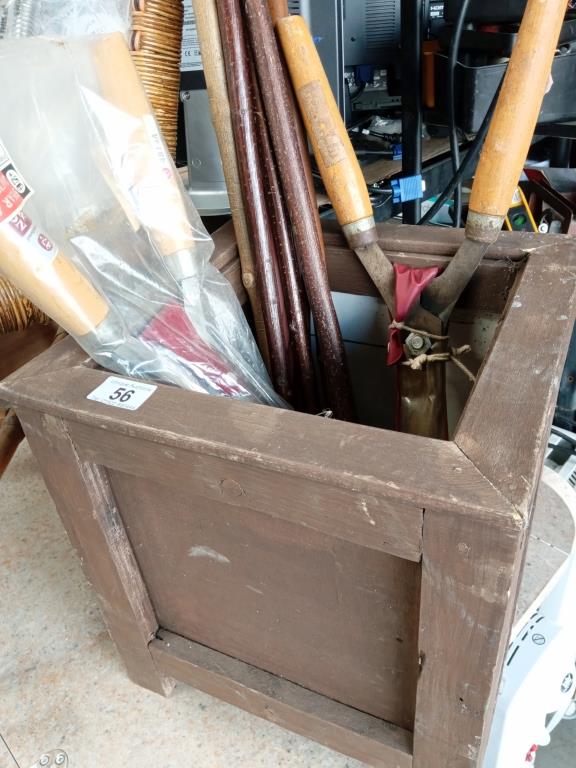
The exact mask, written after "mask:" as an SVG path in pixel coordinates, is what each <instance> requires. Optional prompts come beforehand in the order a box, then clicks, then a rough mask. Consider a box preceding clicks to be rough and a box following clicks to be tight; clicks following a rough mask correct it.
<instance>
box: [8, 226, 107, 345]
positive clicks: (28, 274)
mask: <svg viewBox="0 0 576 768" xmlns="http://www.w3.org/2000/svg"><path fill="white" fill-rule="evenodd" d="M45 242H46V241H45ZM53 247H54V248H56V246H53ZM30 249H31V253H29V255H28V256H27V252H28V251H30ZM0 271H1V272H2V273H3V274H4V275H5V276H6V277H7V278H8V279H9V280H11V281H12V283H13V284H14V285H15V286H16V287H17V288H18V289H19V290H20V291H22V293H23V294H24V295H25V296H26V297H27V298H29V299H30V301H32V302H33V303H34V304H36V306H37V307H39V308H40V309H41V310H42V311H43V312H45V313H46V314H47V315H48V316H49V317H51V318H52V320H54V321H55V322H56V323H57V324H58V325H61V326H62V328H65V329H66V330H67V331H68V332H69V333H71V334H73V335H74V336H85V335H86V334H87V333H90V332H92V331H95V330H96V328H97V327H98V326H99V325H100V323H101V322H102V321H103V320H104V319H105V318H106V317H107V315H108V312H109V308H108V304H107V303H106V302H105V300H104V299H103V298H102V296H100V294H99V293H98V292H97V291H96V289H95V288H94V287H93V286H92V284H91V283H90V282H89V281H88V280H87V279H86V278H85V277H84V275H83V274H82V273H81V272H79V271H78V270H77V269H76V267H75V266H74V265H73V264H72V263H71V262H69V261H68V260H67V259H66V258H65V257H64V256H63V255H62V254H61V253H59V252H57V253H56V255H55V257H54V258H53V260H52V261H49V259H48V258H46V257H44V256H39V257H37V256H36V254H35V252H34V246H32V245H31V244H30V243H29V242H28V240H27V239H26V238H25V237H19V236H18V235H14V236H12V235H11V234H10V232H9V230H8V227H6V228H0Z"/></svg>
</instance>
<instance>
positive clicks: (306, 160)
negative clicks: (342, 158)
mask: <svg viewBox="0 0 576 768" xmlns="http://www.w3.org/2000/svg"><path fill="white" fill-rule="evenodd" d="M268 7H269V9H270V19H271V21H272V26H273V27H274V26H276V22H277V21H279V20H280V19H284V18H286V17H287V16H289V15H290V11H289V9H288V0H268ZM279 51H280V57H281V59H282V64H283V66H284V69H285V71H286V81H287V86H288V91H289V95H290V106H291V109H292V113H293V114H294V120H295V122H296V136H297V138H298V145H299V147H300V156H301V158H302V167H303V168H304V173H305V174H306V184H307V186H308V196H309V199H310V208H311V209H312V210H313V212H314V217H315V219H316V226H317V228H318V233H319V236H320V244H321V246H322V258H323V259H324V260H326V254H325V252H324V235H323V233H322V222H321V221H320V215H319V213H318V203H317V200H316V188H315V186H314V176H313V175H312V163H311V162H310V152H309V149H308V137H307V136H306V130H305V128H304V124H303V122H302V117H301V115H300V110H299V109H298V105H297V103H296V96H295V95H294V90H293V88H292V83H291V81H290V76H289V74H288V70H287V67H286V62H285V61H284V54H283V53H282V48H281V47H279Z"/></svg>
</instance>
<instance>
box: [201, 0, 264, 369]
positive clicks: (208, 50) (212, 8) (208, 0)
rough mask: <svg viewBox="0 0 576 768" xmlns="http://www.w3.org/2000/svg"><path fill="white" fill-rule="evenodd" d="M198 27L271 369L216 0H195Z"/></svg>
mask: <svg viewBox="0 0 576 768" xmlns="http://www.w3.org/2000/svg"><path fill="white" fill-rule="evenodd" d="M192 4H193V8H194V15H195V18H196V29H197V33H198V41H199V43H200V51H201V53H202V64H203V66H204V77H205V78H206V87H207V89H208V99H209V101H210V110H211V112H212V123H213V125H214V130H215V131H216V137H217V140H218V147H219V149H220V157H221V159H222V167H223V169H224V178H225V180H226V189H227V191H228V200H229V201H230V213H231V214H232V221H233V223H234V233H235V235H236V242H237V244H238V253H239V255H240V267H241V269H242V282H243V284H244V287H245V288H246V293H247V294H248V298H249V299H250V306H251V307H252V314H253V315H254V328H255V331H256V338H257V340H258V347H259V349H260V352H261V354H262V357H263V358H264V362H265V364H266V368H267V369H268V371H270V370H271V369H270V354H269V352H268V341H267V338H266V326H265V323H264V314H263V310H262V303H261V301H260V296H259V293H258V287H257V285H256V265H255V263H254V253H253V250H252V242H251V239H250V234H249V232H248V224H247V222H246V211H245V210H244V201H243V199H242V189H241V187H240V174H239V171H238V161H237V158H236V142H235V141H234V131H233V128H232V115H231V112H230V100H229V98H228V90H227V88H226V70H225V67H224V59H223V55H222V41H221V39H220V27H219V25H218V10H217V7H216V0H192Z"/></svg>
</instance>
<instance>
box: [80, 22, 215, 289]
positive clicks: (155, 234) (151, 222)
mask: <svg viewBox="0 0 576 768" xmlns="http://www.w3.org/2000/svg"><path fill="white" fill-rule="evenodd" d="M91 53H92V60H93V62H94V67H95V69H96V73H97V76H98V82H99V85H100V92H101V95H102V97H103V98H104V99H105V101H106V102H107V103H108V104H111V105H112V106H114V107H116V108H117V109H118V111H119V113H120V115H122V114H124V115H126V116H129V117H130V118H135V119H134V120H130V119H129V118H128V119H126V120H124V123H123V124H122V126H121V129H120V130H118V129H117V127H116V125H115V124H114V123H113V122H112V123H111V122H110V121H109V118H108V116H107V114H106V113H103V117H102V129H103V131H104V132H105V133H106V140H107V141H108V143H109V144H110V145H111V147H113V151H111V152H110V155H111V157H114V158H116V160H115V163H116V164H115V167H114V173H115V176H116V178H117V180H118V181H119V184H120V186H121V187H122V192H123V194H124V196H125V198H126V201H124V202H122V201H121V202H122V207H123V208H124V209H125V210H126V205H131V207H132V209H133V211H134V213H135V215H136V217H137V219H138V220H139V221H140V223H141V224H142V225H143V226H144V227H145V228H146V229H147V230H148V231H149V232H150V235H151V237H152V239H153V240H154V244H155V245H156V247H157V248H158V250H159V251H160V253H161V254H162V255H163V256H164V257H165V258H167V257H169V256H172V255H173V254H175V253H178V252H179V251H188V250H189V251H194V250H195V248H196V241H197V240H199V239H201V236H198V235H197V234H195V233H194V230H193V228H192V226H191V224H190V221H189V219H188V212H187V210H186V207H185V204H184V201H183V199H182V194H181V191H180V187H179V185H178V182H177V177H176V175H175V174H174V173H173V170H172V167H171V161H170V158H169V156H168V153H167V151H166V150H165V149H164V146H163V143H162V139H161V136H160V133H159V129H158V126H157V124H156V122H155V117H154V113H153V111H152V108H151V106H150V104H149V103H148V99H147V98H146V93H145V92H144V88H143V86H142V82H141V81H140V78H139V76H138V72H137V71H136V67H135V66H134V62H133V61H132V57H131V55H130V51H129V50H128V47H127V45H126V41H125V40H124V37H123V35H121V34H120V33H119V32H118V33H115V34H113V35H107V36H105V37H97V38H95V40H94V42H92V43H91ZM97 117H98V116H97ZM128 190H131V193H130V194H129V193H128ZM141 190H143V191H144V192H143V194H144V193H145V194H146V198H145V200H144V201H143V200H142V195H141V194H140V191H141ZM152 195H155V199H154V201H152ZM136 201H140V202H139V203H137V202H136ZM183 276H184V277H185V276H186V275H183Z"/></svg>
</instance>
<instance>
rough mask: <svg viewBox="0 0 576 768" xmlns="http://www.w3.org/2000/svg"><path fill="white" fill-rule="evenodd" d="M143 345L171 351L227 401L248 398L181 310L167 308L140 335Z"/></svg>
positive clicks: (179, 308)
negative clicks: (238, 397) (231, 398)
mask: <svg viewBox="0 0 576 768" xmlns="http://www.w3.org/2000/svg"><path fill="white" fill-rule="evenodd" d="M141 338H142V339H143V340H144V341H148V342H152V343H154V344H158V345H160V346H162V347H164V348H166V349H170V350H171V351H172V352H174V353H175V354H176V355H178V357H180V358H181V359H182V360H184V361H186V362H187V363H188V364H189V365H190V368H192V370H193V371H194V372H195V373H196V375H197V376H198V378H199V379H200V380H201V379H206V380H207V381H209V382H210V383H211V384H212V386H213V387H216V388H217V389H219V390H220V391H221V392H222V394H223V395H226V396H227V397H235V396H236V397H237V396H246V395H247V394H248V393H247V392H246V390H245V389H244V387H242V385H241V384H240V383H239V382H238V380H237V377H236V376H235V375H234V373H233V372H232V371H231V370H230V367H229V366H228V365H227V363H226V362H225V361H224V360H223V359H222V358H221V357H220V355H219V354H218V353H217V352H215V351H214V350H213V349H212V348H211V347H209V346H208V344H207V343H206V342H205V341H204V340H203V339H202V338H201V337H200V335H199V334H198V332H197V331H196V329H195V328H194V326H193V325H192V323H191V322H190V320H189V319H188V315H187V314H186V312H185V311H184V309H183V308H182V307H180V306H179V305H178V304H171V305H169V306H167V307H166V308H165V309H164V310H162V312H161V313H160V314H159V315H158V316H157V317H155V318H154V320H152V322H151V323H150V324H149V325H148V326H147V327H146V328H145V330H144V332H143V333H142V335H141Z"/></svg>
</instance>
